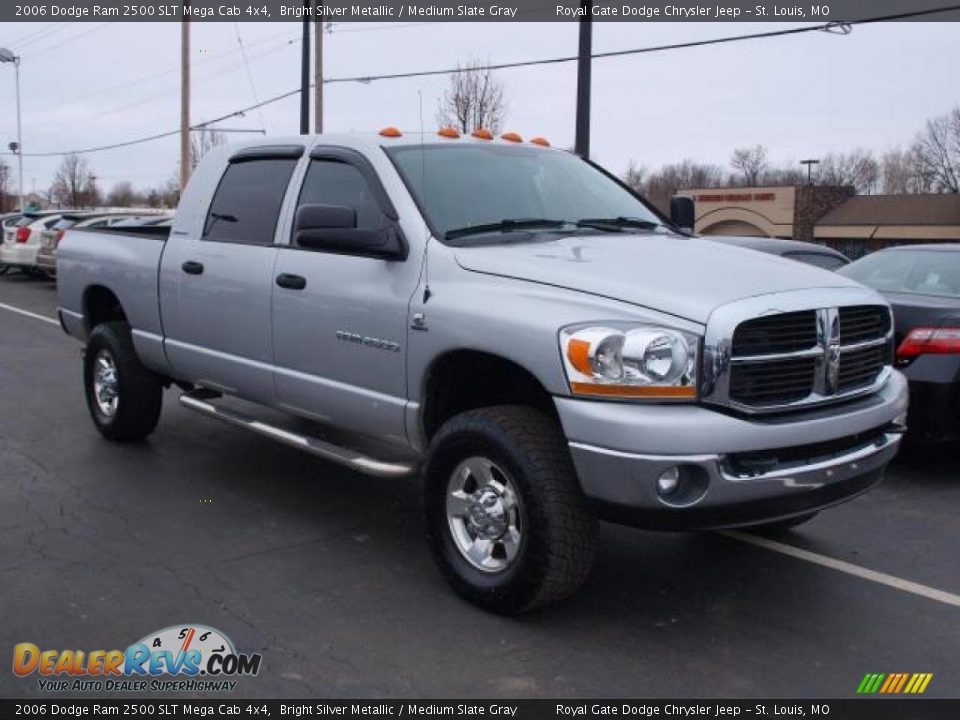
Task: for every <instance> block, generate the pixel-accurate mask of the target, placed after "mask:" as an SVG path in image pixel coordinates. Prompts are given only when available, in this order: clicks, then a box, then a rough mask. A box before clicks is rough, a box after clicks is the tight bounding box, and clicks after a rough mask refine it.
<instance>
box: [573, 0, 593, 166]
mask: <svg viewBox="0 0 960 720" xmlns="http://www.w3.org/2000/svg"><path fill="white" fill-rule="evenodd" d="M580 7H581V9H582V10H583V15H582V16H581V18H580V49H579V52H578V54H577V131H576V132H577V134H576V142H575V148H574V149H575V150H576V153H577V155H579V156H580V157H582V158H589V157H590V71H591V63H592V58H591V55H592V54H593V18H592V17H591V15H590V13H591V12H592V9H593V1H592V0H580Z"/></svg>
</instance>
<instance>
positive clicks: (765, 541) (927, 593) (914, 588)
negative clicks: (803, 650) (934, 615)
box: [0, 303, 960, 607]
mask: <svg viewBox="0 0 960 720" xmlns="http://www.w3.org/2000/svg"><path fill="white" fill-rule="evenodd" d="M0 308H3V309H4V310H9V311H10V312H15V313H19V314H20V315H25V316H26V317H31V318H34V319H35V320H42V321H43V322H45V323H50V324H52V325H57V326H59V325H60V322H59V321H58V320H56V319H54V318H49V317H47V316H46V315H38V314H37V313H33V312H30V311H29V310H22V309H20V308H18V307H14V306H13V305H7V304H6V303H0ZM719 534H720V535H723V536H725V537H728V538H730V539H732V540H739V541H740V542H745V543H748V544H750V545H756V546H757V547H762V548H765V549H767V550H772V551H773V552H778V553H780V554H782V555H789V556H790V557H792V558H796V559H797V560H806V561H807V562H809V563H813V564H814V565H820V566H821V567H825V568H830V569H831V570H837V571H839V572H843V573H847V574H848V575H853V576H854V577H858V578H861V579H863V580H869V581H870V582H875V583H877V584H879V585H886V586H887V587H892V588H894V589H896V590H901V591H903V592H908V593H912V594H914V595H919V596H920V597H925V598H927V599H928V600H934V601H936V602H940V603H943V604H944V605H952V606H953V607H960V595H954V594H953V593H948V592H946V591H944V590H937V589H936V588H932V587H930V586H928V585H921V584H920V583H915V582H913V581H911V580H904V579H902V578H898V577H896V576H895V575H887V574H886V573H882V572H877V571H876V570H870V569H868V568H863V567H860V566H859V565H854V564H853V563H848V562H845V561H843V560H837V559H836V558H832V557H828V556H827V555H820V554H818V553H815V552H810V551H809V550H803V549H802V548H798V547H794V546H793V545H787V544H785V543H781V542H777V541H776V540H770V539H769V538H765V537H760V536H758V535H752V534H750V533H745V532H740V531H739V530H723V531H721V532H720V533H719Z"/></svg>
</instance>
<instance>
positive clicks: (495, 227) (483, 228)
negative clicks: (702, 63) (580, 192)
mask: <svg viewBox="0 0 960 720" xmlns="http://www.w3.org/2000/svg"><path fill="white" fill-rule="evenodd" d="M569 224H570V222H569V221H568V220H550V219H547V218H518V219H516V220H511V219H509V218H508V219H506V220H501V221H500V222H495V223H485V224H483V225H467V226H466V227H462V228H456V229H454V230H447V231H446V232H445V233H444V234H443V237H444V239H446V240H454V239H456V238H461V237H466V236H467V235H482V234H483V233H494V232H513V231H514V230H530V229H536V228H562V227H563V226H564V225H569Z"/></svg>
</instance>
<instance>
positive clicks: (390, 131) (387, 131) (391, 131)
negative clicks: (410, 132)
mask: <svg viewBox="0 0 960 720" xmlns="http://www.w3.org/2000/svg"><path fill="white" fill-rule="evenodd" d="M380 134H381V135H383V136H384V137H400V136H401V135H403V133H402V132H400V131H399V130H397V129H396V128H395V127H385V128H384V129H383V130H381V131H380Z"/></svg>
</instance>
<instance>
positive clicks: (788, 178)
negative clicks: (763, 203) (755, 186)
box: [760, 165, 807, 185]
mask: <svg viewBox="0 0 960 720" xmlns="http://www.w3.org/2000/svg"><path fill="white" fill-rule="evenodd" d="M806 182H807V174H806V173H805V172H804V171H803V170H801V169H800V168H798V167H796V166H794V165H783V166H781V167H771V168H767V169H766V170H764V171H763V174H762V175H761V177H760V184H761V185H804V184H805V183H806Z"/></svg>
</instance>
